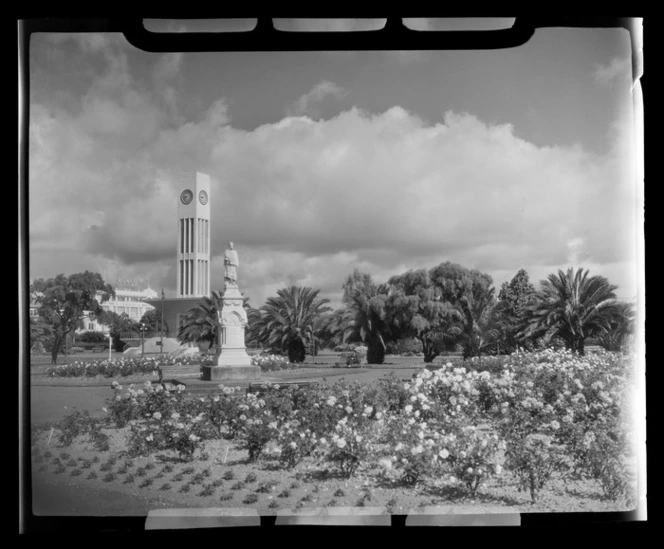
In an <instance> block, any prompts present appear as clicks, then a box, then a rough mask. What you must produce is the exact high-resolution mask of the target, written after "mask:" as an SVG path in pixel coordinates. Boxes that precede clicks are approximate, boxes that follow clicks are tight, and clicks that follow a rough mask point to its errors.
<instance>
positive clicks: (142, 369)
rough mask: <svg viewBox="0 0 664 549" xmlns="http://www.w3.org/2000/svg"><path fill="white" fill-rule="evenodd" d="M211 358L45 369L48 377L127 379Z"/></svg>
mask: <svg viewBox="0 0 664 549" xmlns="http://www.w3.org/2000/svg"><path fill="white" fill-rule="evenodd" d="M213 362H214V357H212V356H207V355H204V356H194V357H171V356H168V355H165V356H159V357H140V358H118V359H114V360H91V361H78V360H77V361H75V362H72V363H71V364H58V365H55V366H50V367H49V368H47V369H46V375H47V376H49V377H95V376H104V377H127V376H130V375H145V374H153V373H155V372H157V371H158V369H159V368H163V367H168V366H175V365H182V364H184V365H186V364H207V363H210V364H211V363H213Z"/></svg>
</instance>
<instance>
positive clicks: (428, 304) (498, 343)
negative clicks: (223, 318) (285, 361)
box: [178, 261, 634, 364]
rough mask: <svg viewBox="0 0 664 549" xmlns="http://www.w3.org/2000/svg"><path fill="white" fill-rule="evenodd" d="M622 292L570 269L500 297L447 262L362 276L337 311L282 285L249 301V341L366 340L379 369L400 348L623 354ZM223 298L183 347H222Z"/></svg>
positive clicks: (510, 287) (519, 280) (347, 286)
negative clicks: (597, 349) (259, 301)
mask: <svg viewBox="0 0 664 549" xmlns="http://www.w3.org/2000/svg"><path fill="white" fill-rule="evenodd" d="M616 289H617V287H616V286H614V285H612V284H610V283H609V282H608V280H607V279H606V278H604V277H601V276H590V274H589V272H588V271H587V270H584V269H579V270H577V271H575V270H574V269H573V268H570V269H568V270H567V271H566V272H563V271H558V273H555V274H551V275H549V276H548V277H547V279H546V280H543V281H541V283H540V288H539V289H535V287H534V286H533V284H531V283H530V280H529V277H528V273H527V272H526V271H525V270H524V269H521V270H519V271H518V272H517V273H516V275H515V276H514V277H513V278H512V279H511V280H510V281H509V282H505V283H503V284H502V286H501V288H500V291H499V292H498V295H497V296H496V295H495V288H494V287H493V280H492V278H491V276H489V275H488V274H486V273H482V272H480V271H478V270H475V269H467V268H465V267H462V266H461V265H458V264H455V263H451V262H449V261H448V262H445V263H441V264H440V265H437V266H436V267H433V268H432V269H428V270H427V269H419V270H409V271H407V272H406V273H403V274H400V275H395V276H393V277H391V278H390V279H389V280H388V281H387V282H386V283H377V282H375V281H374V280H373V278H372V276H371V275H370V274H369V273H362V272H360V271H359V270H357V269H356V270H354V271H353V272H352V273H351V274H349V275H348V276H347V278H346V279H345V281H344V282H343V285H342V290H343V297H342V305H341V306H340V307H338V308H336V309H333V308H332V307H330V306H329V304H330V301H329V300H328V299H326V298H321V297H320V296H319V294H320V290H318V289H313V288H310V287H299V286H291V287H287V288H283V289H281V290H279V291H278V292H277V295H276V296H274V297H270V298H268V300H267V301H266V303H265V304H264V305H263V306H262V307H260V308H258V309H256V308H253V307H251V306H250V305H249V300H248V298H245V308H246V310H247V316H248V319H249V325H248V327H247V330H246V341H247V344H248V345H252V344H253V345H257V346H261V347H262V348H264V349H266V350H270V351H271V352H277V353H282V354H287V355H288V358H289V360H290V361H291V362H302V361H304V359H305V356H306V354H307V353H314V354H315V353H316V352H317V350H318V349H320V348H332V349H334V348H336V347H339V346H343V345H344V344H351V343H362V344H364V345H366V346H367V349H368V350H367V361H368V362H369V363H370V364H381V363H383V362H384V359H385V354H386V353H387V352H388V351H389V350H390V348H398V347H399V346H398V345H395V344H396V343H398V342H403V341H415V342H417V345H418V348H419V350H421V352H422V354H423V357H424V361H425V362H432V361H433V360H434V359H435V358H436V357H438V356H439V355H440V354H442V353H446V352H452V351H457V350H460V351H461V352H462V354H463V357H464V358H469V357H473V356H481V355H482V354H505V353H511V352H513V351H514V350H516V348H517V347H521V348H524V349H535V348H539V347H543V346H548V345H558V346H565V347H567V348H569V349H572V350H574V351H575V352H578V353H580V354H583V353H584V352H585V345H586V342H587V341H589V340H594V341H595V342H596V343H597V344H598V345H601V346H603V347H605V348H606V349H609V350H620V349H621V348H623V347H624V346H625V344H626V343H627V341H628V338H629V336H630V334H631V333H632V331H633V329H634V310H633V308H632V307H631V305H629V304H627V303H624V302H620V301H619V300H618V299H617V298H616V294H615V291H616ZM222 297H223V296H222V294H221V293H220V292H213V295H212V297H211V298H206V299H205V300H204V302H203V303H201V305H199V306H198V307H196V308H195V309H193V310H192V311H190V314H189V315H188V316H187V318H186V319H185V322H184V323H183V325H182V326H181V327H180V330H179V331H178V337H179V339H180V340H181V341H191V342H198V341H207V342H209V343H210V345H212V346H215V345H217V343H218V322H217V315H218V311H219V309H220V307H221V300H222Z"/></svg>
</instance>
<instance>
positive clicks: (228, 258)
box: [224, 242, 240, 286]
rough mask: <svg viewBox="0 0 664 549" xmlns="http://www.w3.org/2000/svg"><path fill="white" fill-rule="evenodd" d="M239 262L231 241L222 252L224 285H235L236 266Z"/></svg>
mask: <svg viewBox="0 0 664 549" xmlns="http://www.w3.org/2000/svg"><path fill="white" fill-rule="evenodd" d="M239 264H240V260H239V259H238V256H237V252H236V251H235V249H234V248H233V243H232V242H229V243H228V249H227V250H226V252H225V253H224V282H225V284H226V286H229V285H230V286H237V268H238V265H239Z"/></svg>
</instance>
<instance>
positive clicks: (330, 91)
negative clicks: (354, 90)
mask: <svg viewBox="0 0 664 549" xmlns="http://www.w3.org/2000/svg"><path fill="white" fill-rule="evenodd" d="M347 94H348V92H347V91H346V90H344V89H343V88H340V87H339V86H337V85H336V84H335V83H334V82H328V81H327V80H324V81H322V82H319V83H318V84H316V85H315V86H314V87H313V88H312V89H311V90H310V91H308V92H307V93H305V94H304V95H302V96H300V98H299V99H298V100H297V101H295V102H294V103H293V104H292V105H291V106H290V108H288V109H287V111H286V114H288V115H289V116H302V115H309V116H311V117H312V118H316V117H318V116H320V110H319V108H318V107H319V105H320V103H321V102H322V101H323V100H324V99H326V98H328V97H333V98H334V99H337V100H341V99H343V98H344V97H346V95H347Z"/></svg>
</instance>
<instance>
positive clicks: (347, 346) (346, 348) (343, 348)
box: [333, 343, 355, 353]
mask: <svg viewBox="0 0 664 549" xmlns="http://www.w3.org/2000/svg"><path fill="white" fill-rule="evenodd" d="M354 349H355V345H354V344H353V343H342V344H341V345H337V346H336V347H335V348H334V349H333V350H334V352H335V353H348V352H351V351H353V350H354Z"/></svg>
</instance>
